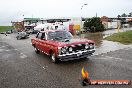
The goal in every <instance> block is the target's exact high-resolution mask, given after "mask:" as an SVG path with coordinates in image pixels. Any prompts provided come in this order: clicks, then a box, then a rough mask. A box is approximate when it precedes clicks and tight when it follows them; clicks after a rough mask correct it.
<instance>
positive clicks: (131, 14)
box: [117, 12, 132, 18]
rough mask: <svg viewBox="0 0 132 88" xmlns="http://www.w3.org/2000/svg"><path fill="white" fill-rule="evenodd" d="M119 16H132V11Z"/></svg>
mask: <svg viewBox="0 0 132 88" xmlns="http://www.w3.org/2000/svg"><path fill="white" fill-rule="evenodd" d="M117 17H118V18H119V17H132V12H130V13H128V14H126V13H123V14H121V15H118V16H117Z"/></svg>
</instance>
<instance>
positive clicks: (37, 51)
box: [34, 46, 40, 54]
mask: <svg viewBox="0 0 132 88" xmlns="http://www.w3.org/2000/svg"><path fill="white" fill-rule="evenodd" d="M34 50H35V52H36V53H37V54H38V53H40V51H39V50H38V49H37V48H36V47H35V46H34Z"/></svg>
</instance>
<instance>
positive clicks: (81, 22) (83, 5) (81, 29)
mask: <svg viewBox="0 0 132 88" xmlns="http://www.w3.org/2000/svg"><path fill="white" fill-rule="evenodd" d="M87 5H88V4H87V3H85V4H83V5H82V6H81V10H82V9H83V7H84V6H87ZM81 12H82V11H81ZM81 15H82V13H81ZM80 28H81V29H80V30H82V29H83V25H82V16H81V27H80Z"/></svg>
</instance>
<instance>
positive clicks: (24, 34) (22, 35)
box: [16, 32, 29, 40]
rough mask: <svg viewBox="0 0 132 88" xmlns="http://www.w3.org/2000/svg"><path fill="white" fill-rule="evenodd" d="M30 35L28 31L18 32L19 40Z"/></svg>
mask: <svg viewBox="0 0 132 88" xmlns="http://www.w3.org/2000/svg"><path fill="white" fill-rule="evenodd" d="M28 37H29V34H27V33H26V32H18V34H17V36H16V38H17V40H19V39H24V38H28Z"/></svg>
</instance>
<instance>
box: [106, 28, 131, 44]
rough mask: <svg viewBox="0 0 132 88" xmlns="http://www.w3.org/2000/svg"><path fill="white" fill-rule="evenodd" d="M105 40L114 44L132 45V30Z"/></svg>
mask: <svg viewBox="0 0 132 88" xmlns="http://www.w3.org/2000/svg"><path fill="white" fill-rule="evenodd" d="M104 39H106V40H109V41H114V42H120V43H122V44H132V30H130V31H126V32H119V33H115V34H112V35H110V36H108V37H106V38H104Z"/></svg>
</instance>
